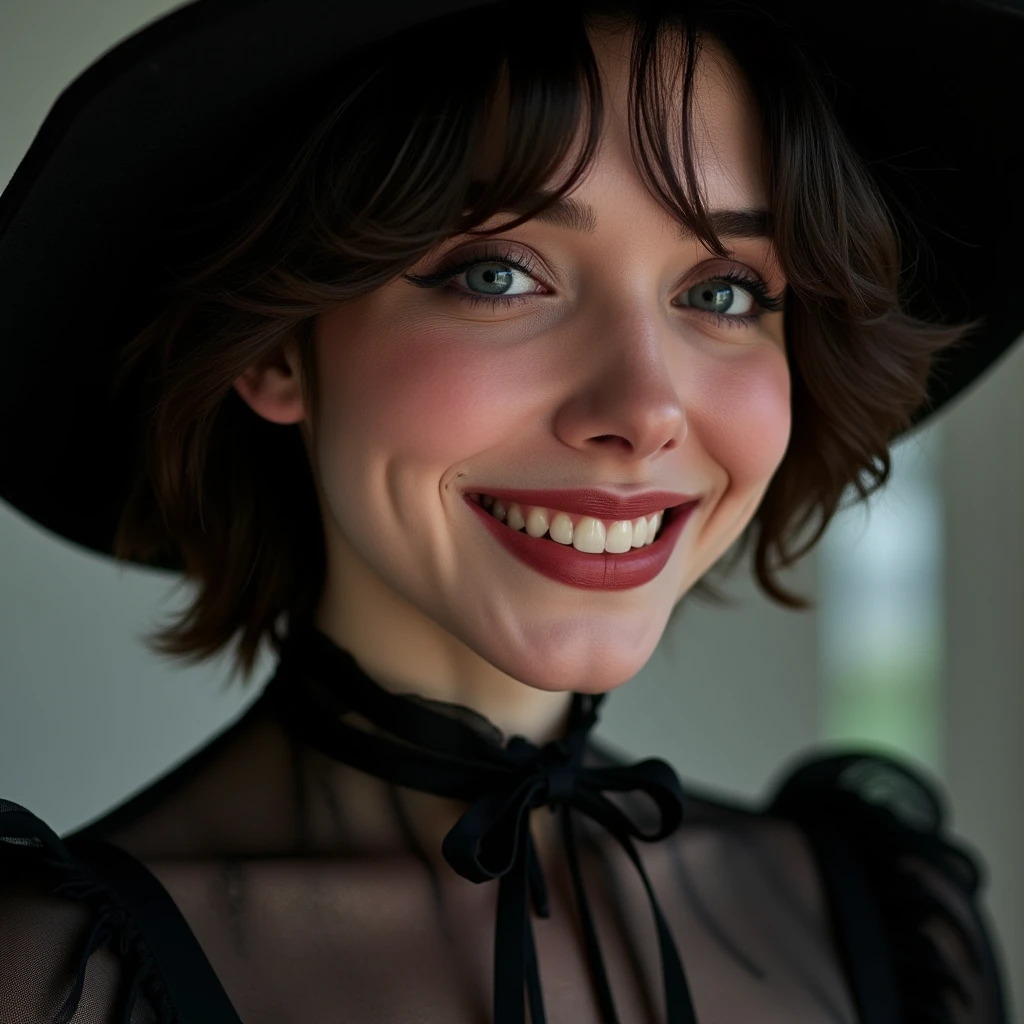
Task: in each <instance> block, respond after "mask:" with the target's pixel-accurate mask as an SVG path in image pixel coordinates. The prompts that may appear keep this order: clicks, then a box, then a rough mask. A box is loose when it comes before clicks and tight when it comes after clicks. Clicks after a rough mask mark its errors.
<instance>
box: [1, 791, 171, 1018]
mask: <svg viewBox="0 0 1024 1024" xmlns="http://www.w3.org/2000/svg"><path fill="white" fill-rule="evenodd" d="M87 967H88V970H87ZM0 991H2V992H4V993H5V995H4V1001H3V1009H4V1014H5V1015H8V1014H9V1015H10V1016H5V1017H4V1019H5V1020H8V1019H10V1020H19V1021H21V1020H24V1021H40V1022H43V1021H47V1022H48V1021H54V1022H56V1021H67V1020H70V1019H72V1018H74V1019H81V1017H82V1016H84V1018H85V1019H88V1020H90V1021H94V1022H95V1024H104V1022H107V1021H111V1022H113V1021H121V1020H127V1019H129V1016H131V1007H132V1006H133V1005H134V1006H136V1007H139V1006H140V1005H141V1006H145V1007H146V1008H147V1009H148V1010H149V1016H148V1017H147V1019H151V1020H154V1021H158V1022H160V1024H164V1022H169V1021H171V1020H172V1017H171V1013H170V1008H169V1006H168V1004H167V1001H166V998H165V996H164V993H163V992H162V989H161V985H160V983H159V978H158V976H157V974H156V971H155V965H154V964H153V961H152V957H151V956H149V953H148V950H147V949H146V947H145V945H144V944H143V943H142V941H141V938H140V936H139V935H138V933H137V931H136V929H135V928H134V927H133V923H132V921H131V918H130V916H129V915H128V913H127V912H126V910H125V908H124V906H123V904H122V903H121V902H120V900H119V899H118V897H117V895H116V893H115V892H114V891H113V890H112V889H111V888H110V887H109V886H108V885H107V883H106V882H105V880H104V879H102V878H101V877H100V876H99V875H98V874H97V873H96V872H95V871H94V870H93V869H92V868H91V867H90V866H89V865H88V864H87V863H85V862H84V861H83V860H81V859H80V858H79V857H77V856H76V855H75V854H74V853H73V852H72V851H71V849H69V847H68V846H67V845H66V844H65V843H64V842H63V841H62V840H61V839H60V837H59V836H58V835H57V834H56V833H55V832H54V831H53V829H51V828H50V827H49V826H48V825H47V824H46V823H45V822H43V821H42V820H41V819H40V818H38V817H37V816H36V815H34V814H33V813H32V812H31V811H29V810H27V809H26V808H24V807H22V806H21V805H19V804H16V803H13V802H11V801H9V800H4V799H2V798H0Z"/></svg>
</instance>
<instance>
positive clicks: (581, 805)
mask: <svg viewBox="0 0 1024 1024" xmlns="http://www.w3.org/2000/svg"><path fill="white" fill-rule="evenodd" d="M262 699H263V700H264V701H265V702H266V703H267V705H268V707H269V709H270V710H271V712H272V714H273V715H274V717H275V718H276V719H277V720H278V721H279V722H280V723H281V725H282V726H283V727H284V728H285V729H287V730H288V731H289V732H290V733H292V734H293V735H295V736H296V737H297V738H299V739H300V740H302V741H304V742H306V743H308V744H309V745H310V746H312V747H314V748H316V749H317V750H319V751H321V752H322V753H324V754H327V755H328V756H329V757H332V758H334V759H336V760H338V761H341V762H343V763H344V764H348V765H351V766H353V767H355V768H358V769H359V770H361V771H364V772H367V773H369V774H371V775H375V776H377V777H378V778H380V779H384V780H385V781H389V782H393V783H395V784H397V785H401V786H407V787H409V788H410V789H416V790H420V791H422V792H426V793H433V794H435V795H437V796H445V797H449V798H452V799H457V800H465V801H467V802H468V803H469V804H470V806H469V808H468V809H467V810H466V812H465V813H464V814H463V815H462V817H461V818H459V820H458V821H457V822H456V824H455V825H454V827H453V828H452V829H451V831H449V833H448V834H447V835H446V836H445V839H444V842H443V844H442V847H441V850H442V854H443V856H444V858H445V860H446V861H447V862H448V863H449V864H450V865H451V867H452V868H453V869H454V870H455V871H457V872H458V873H459V874H460V875H462V876H463V877H464V878H468V879H469V880H470V881H473V882H487V881H490V880H492V879H495V878H500V879H501V882H500V884H499V890H498V914H497V925H496V931H495V944H494V1022H495V1024H524V1022H525V1020H526V1017H525V1012H526V1001H525V998H524V991H523V989H524V984H523V983H524V981H525V983H526V985H525V987H526V994H527V995H528V997H529V1006H530V1020H531V1022H532V1024H544V1022H545V1016H544V1006H543V1000H542V997H541V986H540V975H539V972H538V968H537V954H536V948H535V946H534V939H533V928H532V926H531V924H530V916H529V908H528V903H527V898H528V895H529V900H530V902H531V903H532V905H533V910H534V913H536V914H537V915H538V916H539V917H548V916H549V911H548V899H547V888H546V884H545V881H544V877H543V873H542V871H541V867H540V861H539V859H538V857H537V854H536V850H535V848H534V845H533V839H532V837H531V834H530V829H529V822H530V817H529V812H530V810H531V809H534V808H538V807H543V806H544V805H545V804H547V805H548V806H549V807H550V808H551V810H552V812H557V813H558V814H559V817H560V823H561V828H562V836H563V839H564V843H565V848H566V851H567V853H568V857H569V866H570V870H571V874H572V880H573V889H574V892H575V896H576V904H577V908H578V910H579V914H580V920H581V923H582V926H583V935H584V940H585V943H586V953H587V960H588V963H589V965H590V972H591V977H592V980H593V983H594V985H595V989H596V992H597V997H598V1003H599V1005H600V1007H601V1020H602V1022H603V1024H618V1021H619V1017H618V1015H617V1013H616V1010H615V1004H614V1001H613V999H612V993H611V989H610V986H609V983H608V978H607V974H606V972H605V967H604V960H603V958H602V955H601V950H600V947H599V945H598V940H597V933H596V930H595V928H594V924H593V920H592V917H591V912H590V908H589V905H588V903H587V899H586V894H585V892H584V889H583V882H582V877H581V874H580V869H579V863H578V856H577V851H576V840H575V836H574V833H573V823H572V814H571V812H572V811H573V810H575V811H577V812H579V813H581V814H585V815H587V816H589V817H590V818H591V819H593V820H594V821H596V822H598V823H599V824H601V825H602V826H603V827H604V828H605V829H607V830H608V832H610V833H611V834H612V835H613V836H614V837H615V838H616V840H618V842H619V843H620V844H621V845H622V847H623V849H624V850H625V851H626V853H627V855H628V856H629V858H630V860H631V861H632V862H633V864H634V865H635V867H636V869H637V871H638V872H639V874H640V877H641V879H642V881H643V884H644V888H645V889H646V891H647V896H648V899H649V900H650V904H651V910H652V912H653V915H654V921H655V925H656V927H657V934H658V943H659V947H660V950H661V962H662V977H663V980H664V994H665V1007H666V1019H667V1022H668V1024H696V1016H695V1014H694V1010H693V1005H692V1002H691V999H690V993H689V989H688V987H687V984H686V976H685V974H684V972H683V966H682V963H681V961H680V958H679V953H678V951H677V950H676V947H675V943H674V941H673V939H672V936H671V933H670V931H669V928H668V925H667V923H666V921H665V918H664V915H663V914H662V912H661V908H660V907H659V905H658V902H657V899H656V898H655V895H654V891H653V889H652V888H651V884H650V881H649V880H648V878H647V873H646V872H645V871H644V868H643V865H642V863H641V861H640V858H639V856H638V854H637V852H636V849H635V848H634V846H633V842H632V840H634V839H639V840H642V841H643V842H649V843H653V842H657V841H658V840H660V839H664V838H665V837H666V836H669V835H671V834H672V833H673V832H674V831H675V830H676V828H677V827H678V826H679V824H680V822H681V821H682V817H683V792H682V787H681V785H680V783H679V779H678V777H677V776H676V774H675V772H674V771H673V769H672V768H671V767H670V766H669V765H668V764H666V763H665V762H664V761H661V760H658V759H656V758H651V759H648V760H646V761H640V762H638V763H637V764H634V765H622V766H612V767H600V768H597V767H585V766H583V764H582V758H583V753H584V750H585V748H586V745H587V736H588V733H589V731H590V729H591V728H592V726H593V725H594V723H595V722H596V721H597V709H598V706H599V705H600V703H601V701H602V699H603V694H602V695H599V696H593V695H590V694H581V693H576V694H573V701H572V709H571V712H570V718H569V728H568V731H567V734H566V736H565V737H564V738H563V739H561V740H556V741H553V742H551V743H547V744H545V745H544V746H543V747H538V746H536V745H535V744H534V743H531V742H530V741H529V740H527V739H525V738H524V737H522V736H513V737H512V738H511V739H510V740H509V741H508V743H507V744H506V745H505V746H502V743H501V739H502V737H501V733H500V732H499V731H498V730H497V729H496V728H495V727H494V726H493V725H492V724H491V723H489V722H488V721H487V719H486V718H484V717H483V716H481V715H479V714H477V713H476V712H473V711H471V710H470V709H468V708H463V707H461V706H460V705H451V704H442V703H439V702H433V701H426V700H424V699H422V698H420V697H418V696H416V695H412V694H408V695H406V694H393V693H390V692H389V691H387V690H385V689H384V688H383V687H381V686H380V685H378V684H377V683H376V682H374V681H373V680H372V679H370V677H369V676H367V675H366V673H365V672H363V671H362V669H360V667H359V665H358V663H357V662H356V660H355V659H354V658H353V657H352V656H351V655H350V654H349V653H348V652H347V651H344V650H342V649H341V648H339V647H338V646H337V645H336V644H335V643H334V642H333V641H332V640H331V639H330V638H329V637H327V636H326V635H325V634H323V633H322V632H320V631H319V630H317V629H315V628H313V627H311V626H306V627H304V628H302V629H299V630H296V631H294V632H293V634H292V636H291V637H290V638H289V640H288V641H287V643H286V645H285V647H284V649H283V651H282V653H281V660H280V662H279V664H278V667H277V670H276V672H275V674H274V676H273V678H271V680H270V681H269V682H268V683H267V686H266V689H265V691H264V694H263V698H262ZM352 712H356V713H358V714H359V715H360V716H362V717H363V718H365V719H367V720H368V721H370V722H371V723H372V724H373V725H374V727H375V729H376V731H374V732H371V731H369V730H365V729H362V728H359V727H357V726H353V725H348V724H346V723H345V722H344V721H342V716H343V715H344V714H345V713H352ZM471 723H472V724H471ZM637 790H639V791H641V792H644V793H646V794H647V795H648V796H649V797H650V798H651V799H652V800H653V801H654V803H655V804H656V805H657V807H658V810H659V812H660V815H661V828H660V829H658V831H657V832H655V833H654V834H648V833H645V832H643V831H642V830H641V829H640V828H639V827H638V826H637V825H636V824H635V823H634V822H633V821H632V820H631V819H630V818H629V817H628V816H627V815H626V814H624V813H623V812H622V811H621V810H620V809H619V807H618V806H617V805H616V804H615V803H613V802H612V801H611V800H609V799H608V798H607V797H606V796H605V795H604V793H605V791H610V792H620V793H623V792H632V791H637Z"/></svg>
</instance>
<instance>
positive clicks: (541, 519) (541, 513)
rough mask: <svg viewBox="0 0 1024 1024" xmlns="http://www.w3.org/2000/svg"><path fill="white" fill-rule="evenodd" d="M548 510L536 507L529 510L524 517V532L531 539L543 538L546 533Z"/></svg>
mask: <svg viewBox="0 0 1024 1024" xmlns="http://www.w3.org/2000/svg"><path fill="white" fill-rule="evenodd" d="M548 526H549V523H548V510H547V509H546V508H539V507H537V506H536V505H535V506H534V507H533V508H531V509H530V514H529V515H528V516H527V517H526V532H527V533H528V534H529V535H530V536H531V537H543V536H544V534H545V533H547V532H548Z"/></svg>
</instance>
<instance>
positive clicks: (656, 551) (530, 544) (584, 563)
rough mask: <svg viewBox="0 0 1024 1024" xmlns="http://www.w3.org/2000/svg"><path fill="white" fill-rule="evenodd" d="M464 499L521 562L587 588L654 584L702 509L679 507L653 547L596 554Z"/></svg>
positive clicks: (561, 581)
mask: <svg viewBox="0 0 1024 1024" xmlns="http://www.w3.org/2000/svg"><path fill="white" fill-rule="evenodd" d="M465 501H466V503H467V504H468V505H469V507H470V508H471V509H472V510H473V511H474V512H475V513H476V515H477V516H478V517H479V518H480V520H481V521H482V522H483V524H484V526H485V527H486V528H487V530H488V531H490V533H491V535H492V536H493V537H494V539H495V540H497V541H498V542H499V543H501V544H503V545H504V546H505V547H506V548H507V549H508V550H509V551H511V552H512V554H513V555H515V556H516V558H518V559H519V560H520V561H521V562H524V563H525V564H526V565H528V566H530V567H531V568H532V569H536V570H537V572H540V573H543V574H544V575H545V576H549V577H550V578H551V579H553V580H557V581H558V582H559V583H564V584H565V585H566V586H569V587H579V588H580V589H583V590H628V589H630V588H631V587H639V586H642V585H643V584H644V583H649V582H650V581H651V580H653V579H654V577H655V576H657V575H658V573H660V572H661V570H662V569H664V568H665V564H666V563H667V562H668V560H669V558H670V556H671V555H672V552H673V550H674V549H675V546H676V541H678V540H679V536H680V534H681V533H682V532H683V527H684V526H686V523H687V520H688V519H689V518H690V513H691V512H693V510H694V509H695V508H696V507H697V502H695V501H694V502H691V503H690V504H688V505H680V506H679V507H678V508H676V509H674V510H673V512H672V515H671V517H670V518H669V521H668V522H667V523H665V524H664V526H663V528H662V530H661V532H660V533H659V534H658V538H657V540H655V541H654V542H653V543H652V544H648V545H647V546H645V547H642V548H634V549H633V550H631V551H624V552H623V553H622V554H621V555H616V554H608V553H603V554H599V555H593V554H588V553H587V552H584V551H577V550H576V549H575V548H574V547H573V546H572V545H571V544H559V543H558V542H557V541H553V540H551V539H550V538H548V537H531V536H530V535H529V534H528V533H524V532H523V531H522V530H513V529H512V528H511V527H510V526H506V525H505V524H504V523H503V522H501V521H500V520H499V519H495V517H494V516H492V515H491V514H490V512H488V511H487V509H485V508H484V507H483V506H482V505H478V504H476V502H475V501H473V500H472V499H471V498H469V497H468V496H467V497H466V499H465Z"/></svg>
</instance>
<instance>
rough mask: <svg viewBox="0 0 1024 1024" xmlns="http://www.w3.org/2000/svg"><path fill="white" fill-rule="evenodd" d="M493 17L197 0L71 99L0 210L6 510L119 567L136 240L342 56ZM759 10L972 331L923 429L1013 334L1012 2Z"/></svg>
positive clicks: (1022, 276)
mask: <svg viewBox="0 0 1024 1024" xmlns="http://www.w3.org/2000/svg"><path fill="white" fill-rule="evenodd" d="M493 2H494V0H389V2H388V3H386V4H362V3H360V4H354V3H345V2H341V0H197V2H195V3H192V4H190V5H189V6H187V7H184V8H181V9H179V10H178V11H176V12H174V13H172V14H170V15H168V16H166V17H164V18H162V19H160V20H159V21H157V22H155V23H153V24H152V25H150V26H149V27H148V28H146V29H144V30H143V31H141V32H139V33H137V34H136V35H134V36H132V37H130V38H128V39H127V40H125V41H123V42H122V43H120V44H119V45H118V46H116V47H115V48H114V49H112V50H111V51H110V52H109V53H107V54H106V55H105V56H104V57H102V58H101V59H100V60H99V61H97V62H96V63H95V64H93V65H92V66H91V67H90V68H89V69H88V70H87V71H85V72H84V73H83V74H82V75H81V76H80V77H79V78H78V79H77V80H76V81H75V82H73V83H72V84H71V85H70V86H69V87H68V89H67V90H66V91H65V92H64V93H63V94H62V95H61V97H60V98H59V99H58V101H57V102H56V104H55V105H54V107H53V109H52V110H51V111H50V114H49V116H48V117H47V118H46V121H45V122H44V124H43V126H42V128H41V129H40V131H39V133H38V135H37V136H36V139H35V141H34V142H33V144H32V146H31V148H30V149H29V151H28V154H27V155H26V156H25V158H24V160H23V161H22V163H21V165H20V166H19V167H18V169H17V171H16V173H15V175H14V177H13V179H12V180H11V182H10V184H9V186H8V187H7V189H6V191H5V192H4V193H3V196H2V198H0V381H2V382H3V385H2V386H3V388H4V399H3V402H2V404H0V497H2V498H3V499H4V500H5V501H7V502H9V503H10V504H11V505H13V506H14V507H15V508H17V509H19V510H20V511H21V512H23V513H24V514H25V515H27V516H29V517H31V518H32V519H34V520H36V521H37V522H38V523H40V524H41V525H43V526H44V527H46V528H48V529H50V530H53V531H55V532H57V533H59V534H62V535H63V536H65V537H67V538H69V539H71V540H73V541H75V542H77V543H79V544H83V545H85V546H86V547H89V548H92V549H94V550H96V551H100V552H103V553H109V552H110V550H111V542H112V537H113V533H114V528H115V524H116V521H117V517H118V513H119V509H118V508H117V496H119V495H121V494H123V493H124V489H125V478H126V474H127V473H128V471H129V468H130V466H131V464H132V462H131V459H130V458H129V453H130V450H131V446H132V445H133V444H134V443H135V440H134V439H133V438H132V437H130V436H126V435H127V434H130V431H126V430H125V423H126V422H127V421H126V418H125V410H124V409H123V408H119V407H116V406H115V405H114V404H113V403H111V404H107V405H100V406H99V407H98V406H97V402H96V398H95V396H96V395H98V394H101V393H103V390H104V385H105V383H106V380H107V377H108V375H109V373H110V368H111V365H112V356H113V354H114V353H115V352H116V351H117V350H118V349H119V348H120V347H121V346H122V345H123V344H124V343H125V342H126V341H127V340H128V339H129V338H130V337H132V336H133V335H134V334H135V333H136V332H137V331H138V330H139V329H140V328H141V327H142V326H144V324H145V323H146V321H147V318H148V317H150V316H152V314H153V312H154V311H155V310H154V308H153V307H154V301H155V296H156V295H157V293H158V289H159V288H160V287H161V286H162V285H163V284H165V283H166V281H165V280H163V279H162V275H166V271H165V270H162V269H161V268H162V266H163V264H162V261H159V260H156V259H154V258H153V257H152V256H151V255H150V253H151V250H152V244H151V242H152V240H151V239H148V238H147V237H146V231H145V229H144V228H141V227H140V226H141V225H148V224H153V223H155V222H156V221H157V220H158V218H157V217H156V216H155V211H156V210H157V208H158V206H159V204H160V203H161V202H166V199H165V197H166V194H167V191H168V189H178V188H181V187H187V184H188V182H190V181H192V180H194V179H196V178H197V177H198V176H202V175H209V173H210V168H211V167H215V168H218V169H221V170H223V169H230V167H231V162H232V160H237V159H238V155H237V154H238V153H239V152H240V148H241V147H240V143H241V140H242V139H243V138H244V136H245V134H246V132H247V131H249V132H250V133H251V132H252V130H253V127H254V125H255V124H256V123H257V120H258V118H259V117H260V116H261V113H262V112H263V111H265V110H266V109H267V107H268V105H272V104H273V103H279V102H281V101H282V99H283V98H286V97H289V96H295V95H298V94H299V93H300V92H301V90H302V89H303V87H308V86H309V85H310V83H313V82H315V81H316V80H317V79H318V78H319V77H321V76H323V75H324V73H325V72H326V71H328V70H329V69H331V68H333V67H338V66H343V65H344V62H345V61H346V55H350V54H351V53H352V52H353V51H354V50H356V49H358V48H360V47H363V46H365V45H367V44H369V43H372V42H374V41H377V40H380V39H382V38H385V37H387V36H389V35H391V34H393V33H395V32H398V31H400V30H403V29H408V28H411V27H414V26H416V25H418V24H420V23H423V22H426V21H428V20H432V19H435V18H438V17H441V16H443V15H447V14H453V13H456V12H459V11H466V10H470V9H472V8H474V7H481V6H483V5H484V4H485V3H493ZM761 6H762V7H763V8H764V9H765V10H767V11H769V12H771V13H772V14H774V15H775V16H777V17H778V18H779V20H780V21H781V22H783V23H784V24H787V25H792V26H794V28H795V30H798V34H799V37H800V40H801V42H802V43H803V45H804V47H805V49H807V50H809V52H811V53H813V55H814V57H815V59H817V60H820V61H821V62H822V63H823V65H824V66H825V67H826V68H827V69H828V72H829V75H830V79H831V81H830V89H831V91H832V94H833V103H834V107H835V110H836V112H837V115H838V117H839V120H840V123H841V124H842V126H843V128H844V130H845V132H846V134H847V136H848V137H849V138H850V139H851V141H852V142H853V144H854V146H855V147H856V149H857V150H858V152H859V153H860V154H861V155H862V156H863V157H864V158H865V159H866V160H867V161H868V163H869V164H870V166H871V168H872V170H873V172H874V173H875V175H876V177H877V178H879V179H880V180H881V182H882V184H883V186H884V187H885V189H886V191H887V193H888V194H889V195H890V196H892V197H895V199H896V201H897V203H898V204H899V206H900V208H901V209H902V210H903V211H904V214H905V215H906V216H909V217H911V218H912V220H913V223H914V226H915V228H916V229H917V230H918V231H919V232H920V234H921V236H922V238H923V241H924V243H925V249H926V251H927V253H928V255H929V258H928V259H927V260H920V261H919V262H917V263H914V264H913V265H910V266H908V267H905V268H904V273H905V275H906V276H907V277H908V278H909V280H910V283H911V285H912V286H913V285H914V284H915V283H918V282H920V287H918V288H915V287H910V288H909V289H908V294H911V295H913V294H915V293H917V294H920V295H922V296H923V297H924V299H925V300H926V301H927V305H926V306H922V307H921V308H922V310H927V312H926V313H922V315H925V316H926V318H927V319H932V320H935V319H940V320H942V321H945V322H949V323H964V322H967V321H974V320H978V321H980V324H981V326H980V328H979V329H977V330H976V331H974V332H973V333H972V334H971V335H970V337H969V340H968V342H967V343H966V344H964V345H962V346H961V347H959V348H954V349H951V350H949V351H948V352H945V353H943V354H942V356H941V358H940V359H939V360H938V361H937V363H936V366H935V368H934V370H933V373H932V376H931V379H930V382H929V388H928V396H929V397H928V402H927V404H926V405H925V406H924V407H922V408H921V409H920V410H918V412H917V413H916V415H915V417H914V421H915V423H919V422H921V421H922V420H923V419H925V417H926V416H928V415H930V414H931V413H933V412H934V411H935V410H936V409H938V408H940V407H941V406H942V405H944V404H945V403H946V402H948V401H949V400H950V399H951V398H952V397H953V396H954V395H956V394H957V393H958V392H960V391H961V390H962V389H963V388H965V387H966V386H967V385H968V384H970V383H971V382H972V381H973V380H974V379H975V378H976V377H977V376H978V375H979V374H980V373H981V372H982V371H983V370H985V369H986V367H988V366H989V365H991V364H992V363H993V362H994V361H995V360H997V359H998V358H999V356H1000V355H1002V354H1003V353H1004V352H1005V351H1006V350H1007V349H1008V347H1009V346H1010V344H1011V343H1012V342H1013V341H1014V339H1015V338H1016V337H1017V336H1018V335H1020V334H1021V332H1022V331H1024V299H1022V297H1021V294H1020V282H1021V281H1024V243H1022V239H1024V197H1022V189H1021V183H1022V182H1024V0H1002V2H980V0H862V2H858V3H856V4H853V3H823V2H822V0H761ZM910 311H911V312H915V310H914V309H913V308H911V310H910Z"/></svg>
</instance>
